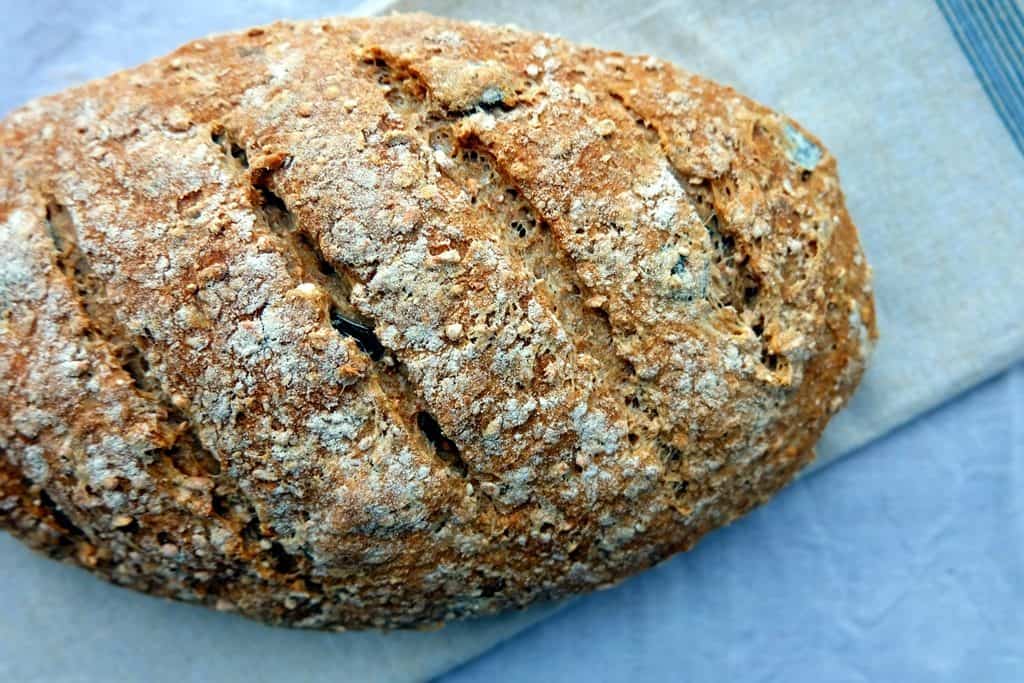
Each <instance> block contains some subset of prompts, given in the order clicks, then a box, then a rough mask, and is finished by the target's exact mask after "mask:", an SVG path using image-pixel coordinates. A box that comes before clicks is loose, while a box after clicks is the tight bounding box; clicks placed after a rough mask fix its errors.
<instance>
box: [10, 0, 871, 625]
mask: <svg viewBox="0 0 1024 683" xmlns="http://www.w3.org/2000/svg"><path fill="white" fill-rule="evenodd" d="M0 142H2V152H0V155H2V156H0V221H2V222H3V225H2V228H0V248H2V251H3V253H4V254H5V262H4V263H3V264H2V265H0V395H2V396H3V398H4V400H3V401H2V402H0V524H3V525H4V526H5V527H7V528H8V529H10V530H11V531H12V532H13V533H15V534H17V535H19V536H21V537H22V538H24V539H26V541H27V542H29V543H30V544H31V545H33V546H34V547H37V548H40V549H42V550H44V551H46V552H50V553H51V554H53V555H55V556H57V557H61V558H67V559H70V560H73V561H76V562H78V563H80V564H82V565H83V566H86V567H89V568H91V569H93V570H94V571H96V572H97V573H99V574H101V575H103V576H105V577H107V578H109V579H111V580H113V581H115V582H117V583H120V584H123V585H126V586H131V587H134V588H138V589H141V590H147V591H150V592H154V593H158V594H161V595H167V596H171V597H175V598H179V599H184V600H196V601H203V602H206V603H207V604H210V605H214V606H217V607H218V608H220V609H230V610H238V611H240V612H242V613H244V614H246V615H249V616H253V617H256V618H260V619H263V620H266V621H270V622H273V623H286V624H292V625H299V626H309V627H321V628H327V627H332V628H362V627H370V626H378V627H401V626H413V625H421V624H426V623H431V622H437V621H443V620H447V619H453V618H459V617H463V616H469V615H474V614H480V613H485V612H490V611H494V610H498V609H502V608H506V607H511V606H521V605H525V604H528V603H530V602H532V601H534V600H538V599H544V598H552V597H557V596H561V595H565V594H567V593H572V592H579V591H584V590H588V589H592V588H594V587H597V586H601V585H607V584H609V583H612V582H614V581H617V580H619V579H621V578H622V577H623V576H625V575H627V574H629V573H631V572H634V571H636V570H638V569H641V568H643V567H646V566H649V565H650V564H652V563H654V562H657V561H659V560H661V559H662V558H664V557H666V556H668V555H669V554H671V553H673V552H677V551H679V550H681V549H686V548H689V547H690V546H692V545H693V543H694V542H695V541H696V540H697V539H698V538H699V537H700V536H701V535H702V534H703V533H705V532H706V531H708V530H710V529H712V528H714V527H716V526H719V525H721V524H725V523H727V522H729V521H730V520H731V519H733V518H735V517H736V516H737V515H740V514H742V513H744V512H746V511H747V510H748V509H750V508H751V507H752V506H753V505H756V504H758V503H760V502H762V501H764V500H766V499H767V498H768V497H769V496H770V495H771V494H772V493H774V492H775V491H776V490H777V489H778V488H780V487H781V486H782V485H784V484H785V483H786V482H787V481H789V480H790V479H791V478H792V476H793V475H794V474H795V473H796V472H797V471H798V470H799V468H800V467H801V466H803V465H804V464H806V462H807V461H808V460H809V459H810V458H811V457H812V448H813V445H814V443H815V441H816V440H817V438H818V436H819V435H820V433H821V430H822V429H823V428H824V426H825V423H826V422H827V420H828V418H829V416H830V415H831V414H833V413H834V412H835V411H836V410H838V409H839V408H840V407H841V406H842V405H843V403H844V402H845V400H846V399H847V398H848V397H849V395H850V394H851V393H852V391H853V389H854V387H855V386H856V384H857V382H858V380H859V378H860V375H861V372H862V370H863V365H864V362H865V359H866V356H867V354H868V351H869V347H870V345H871V343H872V341H873V339H874V337H875V326H874V313H873V303H872V299H871V293H870V285H869V273H868V268H867V266H866V264H865V263H864V259H863V256H862V254H861V251H860V246H859V244H858V241H857V235H856V230H855V228H854V227H853V224H852V223H851V221H850V218H849V216H848V215H847V213H846V210H845V207H844V205H843V199H842V195H841V192H840V189H839V185H838V180H837V176H836V168H835V160H834V159H833V158H832V157H831V155H830V154H828V152H827V151H826V150H825V149H824V147H822V146H821V144H820V143H819V142H818V141H817V140H816V139H815V138H814V137H812V136H811V135H810V134H808V133H807V132H805V131H804V130H803V129H802V128H800V127H799V126H798V125H797V124H795V123H793V122H792V121H790V120H788V119H786V118H785V117H783V116H781V115H779V114H776V113H774V112H772V111H770V110H767V109H765V108H764V107H761V106H760V105H757V104H755V103H753V102H751V101H750V100H748V99H746V98H744V97H742V96H740V95H738V94H736V93H735V92H733V91H732V90H730V89H728V88H724V87H722V86H719V85H717V84H714V83H711V82H709V81H706V80H704V79H701V78H699V77H697V76H694V75H692V74H688V73H686V72H684V71H682V70H681V69H679V68H677V67H675V66H672V65H671V64H667V63H664V62H660V61H658V60H654V59H651V58H643V57H639V58H638V57H628V56H625V55H621V54H616V53H608V52H603V51H600V50H596V49H592V48H583V47H578V46H574V45H571V44H568V43H565V42H563V41H561V40H558V39H556V38H552V37H550V36H542V35H537V34H530V33H524V32H520V31H518V30H514V29H510V28H496V27H490V26H484V25H477V24H465V23H458V22H451V21H445V20H440V19H435V18H431V17H426V16H417V15H414V16H395V17H389V18H386V19H373V20H328V21H318V22H298V23H279V24H274V25H272V26H268V27H265V28H261V29H253V30H250V31H247V32H244V33H235V34H229V35H224V36H218V37H215V38H210V39H207V40H202V41H198V42H195V43H192V44H190V45H187V46H185V47H183V48H181V49H180V50H178V51H177V52H175V53H173V54H171V55H169V56H167V57H165V58H162V59H158V60H155V61H153V62H150V63H148V64H146V65H143V66H141V67H138V68H137V69H133V70H131V71H127V72H122V73H119V74H115V75H114V76H111V77H109V78H107V79H104V80H102V81H97V82H94V83H90V84H87V85H85V86H82V87H80V88H76V89H74V90H71V91H67V92H65V93H61V94H59V95H55V96H52V97H48V98H44V99H42V100H37V101H35V102H33V103H31V104H29V105H27V106H26V107H25V108H23V109H21V110H19V111H17V112H15V113H14V114H12V115H11V116H10V117H9V118H8V119H7V120H6V121H4V122H3V124H2V126H0Z"/></svg>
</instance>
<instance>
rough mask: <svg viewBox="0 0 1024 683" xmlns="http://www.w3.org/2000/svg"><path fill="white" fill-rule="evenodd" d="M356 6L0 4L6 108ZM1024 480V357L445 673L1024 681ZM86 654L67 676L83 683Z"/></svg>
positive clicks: (464, 677)
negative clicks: (209, 37)
mask: <svg viewBox="0 0 1024 683" xmlns="http://www.w3.org/2000/svg"><path fill="white" fill-rule="evenodd" d="M355 4H356V3H354V2H351V0H349V1H344V0H341V1H338V2H329V1H325V0H317V1H313V2H304V3H298V2H294V1H291V0H252V1H250V2H247V3H238V2H227V3H218V2H214V1H212V0H208V1H205V0H204V1H199V0H180V1H179V2H175V3H173V4H172V3H154V4H153V5H152V6H149V7H147V6H146V4H144V3H135V2H107V3H103V4H102V6H101V7H99V6H97V5H96V3H94V2H83V1H80V0H74V1H72V2H61V1H54V0H44V1H42V2H32V3H22V2H16V1H15V0H3V1H2V2H0V9H3V10H4V12H3V22H2V23H0V44H3V45H4V46H5V47H7V48H8V49H7V51H6V56H5V66H4V68H3V69H0V112H6V111H7V110H9V109H11V108H12V107H14V106H16V105H17V104H20V103H22V102H24V101H25V100H27V99H29V98H30V97H33V96H35V95H39V94H43V93H45V92H50V91H52V90H54V89H57V88H59V87H62V86H63V85H66V84H71V83H75V82H79V81H81V80H83V79H85V78H88V77H92V76H97V75H102V74H105V73H107V72H109V71H112V70H114V69H116V68H119V67H121V66H123V65H125V64H131V63H136V62H139V61H143V60H145V59H147V58H149V57H151V56H152V55H154V54H159V53H162V52H165V51H168V50H170V49H172V48H174V47H176V46H177V45H178V44H180V43H181V42H184V41H186V40H188V39H190V38H193V37H195V36H197V35H202V34H205V33H208V32H210V31H216V30H226V29H230V28H237V27H239V26H242V25H247V24H258V23H262V22H265V21H269V20H272V19H274V18H276V17H279V16H293V17H301V16H305V17H312V16H322V15H329V14H338V13H342V12H344V11H346V10H347V9H350V8H351V7H352V6H354V5H355ZM108 17H116V21H114V20H112V19H110V20H108ZM125 26H130V27H131V29H129V30H125V29H124V28H123V27H125ZM62 56H66V58H62ZM1022 256H1024V254H1022ZM938 370H940V369H937V371H938ZM1022 485H1024V366H1017V367H1016V368H1015V369H1014V370H1013V371H1011V372H1010V373H1007V374H1005V375H1003V376H1001V377H1000V378H998V379H997V380H994V381H992V382H989V383H988V384H986V385H984V386H982V387H980V388H979V389H976V390H974V391H972V392H971V393H970V394H968V395H966V396H964V397H962V398H960V399H957V400H956V401H954V402H952V403H950V404H948V405H947V406H945V407H943V408H941V409H940V410H938V411H936V412H934V413H931V414H929V415H927V416H924V417H923V418H920V419H918V420H917V421H916V422H914V423H912V424H911V425H909V426H907V427H904V428H903V429H901V430H899V431H898V432H896V433H895V434H893V435H891V436H889V437H887V438H885V439H883V440H882V441H880V442H876V443H875V444H873V445H871V446H869V447H867V448H866V449H864V450H863V451H862V452H860V453H857V454H854V455H852V456H850V457H849V458H848V459H846V460H845V461H843V462H842V463H840V464H838V465H835V466H833V467H830V468H829V469H827V470H826V471H823V472H820V473H817V474H814V475H812V476H811V477H809V478H807V479H806V480H803V481H800V482H798V483H796V484H795V485H793V486H792V487H790V488H789V489H788V490H787V491H785V492H784V493H783V494H782V495H780V496H779V497H778V498H777V499H776V500H774V501H773V502H772V503H771V504H770V505H769V506H768V507H766V508H762V509H760V510H758V511H756V512H754V513H753V514H751V515H750V516H748V517H747V518H745V519H743V520H741V521H740V522H738V523H737V524H735V525H733V526H732V527H730V528H728V529H725V530H723V531H720V532H718V533H715V534H713V535H711V536H709V537H708V538H707V539H706V540H705V541H704V542H702V543H701V544H700V545H699V546H698V548H697V549H696V550H695V551H693V552H691V553H689V554H686V555H683V556H679V557H676V558H675V559H673V560H670V561H669V562H667V563H666V564H664V565H662V566H660V567H658V568H656V569H654V570H652V571H650V572H647V573H645V574H643V575H641V576H638V577H636V578H634V579H632V580H630V581H627V582H626V583H624V584H623V585H621V586H619V587H618V588H616V589H613V590H611V591H608V592H604V593H600V594H596V595H591V596H587V597H584V598H581V599H579V600H578V601H576V602H575V603H574V604H572V605H571V606H569V607H568V608H567V609H566V610H565V611H563V612H562V613H560V614H558V615H556V616H555V617H553V618H551V619H549V620H548V621H546V622H544V623H542V624H540V625H539V626H536V627H534V628H532V629H530V630H528V631H526V632H525V633H523V634H521V635H519V636H517V637H516V638H514V639H513V640H511V641H509V642H507V643H505V644H503V645H501V646H499V647H498V648H496V649H494V650H492V651H491V652H490V653H488V654H486V655H485V656H484V657H482V658H481V659H478V660H476V661H474V662H472V663H470V664H468V665H465V666H463V667H462V668H461V669H459V670H457V671H454V672H452V673H450V674H449V675H447V676H445V677H442V679H441V680H442V681H444V683H456V682H458V683H468V682H471V681H474V682H475V681H512V682H515V681H530V682H531V683H532V682H533V681H577V680H590V681H646V680H653V681H703V680H716V681H731V680H743V681H876V680H877V681H918V680H920V681H935V680H939V681H944V680H945V681H963V680H971V681H975V680H977V681H986V682H987V681H1018V680H1024V617H1022V610H1024V505H1022V502H1021V501H1022V496H1021V493H1020V492H1021V491H1022ZM0 581H2V579H0ZM2 594H3V593H2V591H0V595H2ZM15 602H16V601H15V600H14V599H13V598H10V599H9V602H2V601H0V614H3V613H4V612H6V616H0V621H2V620H4V619H12V618H15V617H13V616H12V612H11V611H7V610H5V609H4V608H5V607H13V606H14V603H15ZM183 609H184V608H183ZM107 616H108V617H109V615H107ZM7 626H8V628H7V629H6V631H7V632H8V633H10V632H13V631H16V630H17V626H16V625H12V624H10V623H8V624H7ZM289 635H292V634H289ZM307 635H308V636H309V637H310V638H313V637H316V636H317V635H319V634H307ZM26 636H27V637H26V638H24V639H20V638H19V639H18V640H17V641H14V640H8V641H7V642H5V643H4V642H0V679H2V678H4V675H3V672H5V671H6V672H8V674H9V675H13V674H14V672H18V677H19V678H20V679H23V680H24V679H25V674H26V673H27V672H30V671H31V670H32V666H31V661H33V660H36V661H38V659H39V658H40V657H49V658H51V661H52V659H59V658H60V654H61V653H60V652H57V651H54V652H49V653H47V652H43V653H41V652H37V651H34V650H33V649H32V648H31V647H30V645H29V644H30V643H31V642H32V640H33V639H32V637H31V635H30V634H26ZM346 637H347V636H344V635H342V636H339V638H346ZM287 640H288V638H285V637H284V636H282V637H281V641H282V643H284V642H287ZM113 651H117V650H116V647H114V648H113ZM121 654H124V655H127V654H129V653H121ZM96 656H97V657H103V656H104V653H102V652H97V653H96ZM181 656H183V657H187V656H188V653H187V652H182V653H181ZM81 664H83V665H84V664H85V663H81ZM197 664H198V663H197ZM75 666H76V664H75V663H74V662H68V663H67V667H66V669H64V670H65V672H66V676H65V677H64V678H62V679H61V680H87V678H86V677H84V676H79V677H76V676H75ZM87 668H88V667H84V666H83V670H84V669H87ZM193 670H194V671H195V672H196V673H195V675H194V676H193V680H203V677H202V674H201V673H199V672H201V671H202V670H203V667H202V666H201V665H197V666H196V667H195V668H194V669H193ZM224 673H225V672H224V671H223V670H221V675H220V679H221V680H223V679H224ZM349 673H350V672H346V671H345V670H338V671H336V680H342V681H344V680H349V679H350V678H351V676H350V675H348V674H349ZM239 677H241V674H239ZM298 678H299V679H301V675H300V676H299V677H298Z"/></svg>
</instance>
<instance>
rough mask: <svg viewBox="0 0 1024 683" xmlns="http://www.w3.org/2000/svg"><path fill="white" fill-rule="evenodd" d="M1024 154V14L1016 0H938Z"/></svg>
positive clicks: (988, 93) (993, 104)
mask: <svg viewBox="0 0 1024 683" xmlns="http://www.w3.org/2000/svg"><path fill="white" fill-rule="evenodd" d="M935 1H936V4H937V5H938V6H939V9H940V10H942V14H943V16H945V17H946V23H948V24H949V28H950V29H951V30H952V31H953V35H954V36H955V37H956V40H957V42H958V43H959V44H960V49H961V50H963V53H964V55H965V56H966V57H967V60H968V61H969V62H970V63H971V67H972V68H973V69H974V73H975V74H976V75H977V76H978V80H979V81H981V86H982V87H983V88H984V89H985V93H986V94H987V95H988V98H989V100H990V101H991V102H992V106H993V107H995V110H996V113H998V114H999V118H1000V119H1002V121H1003V125H1004V126H1006V130H1007V131H1009V133H1010V137H1012V138H1013V141H1014V142H1015V143H1016V144H1017V149H1018V150H1019V151H1020V152H1021V154H1024V15H1022V13H1021V9H1020V7H1019V6H1018V5H1017V0H935Z"/></svg>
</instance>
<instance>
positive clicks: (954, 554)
mask: <svg viewBox="0 0 1024 683" xmlns="http://www.w3.org/2000/svg"><path fill="white" fill-rule="evenodd" d="M440 680H441V681H443V683H471V682H477V681H508V682H509V683H514V682H516V681H524V682H531V683H533V682H535V681H553V682H554V681H709V680H714V681H739V680H742V681H747V682H751V681H780V682H781V681H786V682H793V681H816V682H817V681H830V682H841V681H851V682H854V681H858V682H860V681H901V682H910V681H985V682H987V683H993V682H999V681H1022V680H1024V364H1022V365H1018V366H1016V367H1015V368H1013V369H1012V370H1011V371H1009V372H1007V373H1005V374H1003V375H1001V376H999V377H998V378H996V379H994V380H992V381H989V382H988V383H986V384H984V385H982V386H980V387H978V388H976V389H974V390H973V391H971V392H969V393H967V394H966V395H963V396H961V397H959V398H957V399H954V400H953V401H951V402H950V403H948V404H946V405H945V406H943V407H942V408H940V409H938V410H936V411H934V412H932V413H930V414H928V415H925V416H922V417H921V418H919V419H917V420H916V421H914V422H912V423H911V424H909V425H907V426H905V427H903V428H902V429H899V430H898V431H896V432H895V433H893V434H891V435H889V436H888V437H886V438H883V439H881V440H880V441H877V442H875V443H873V444H871V445H869V446H868V447H866V448H864V449H862V450H861V451H860V452H858V453H854V454H851V455H850V456H848V457H847V458H846V459H844V460H842V461H840V462H839V463H838V464H835V465H833V466H831V467H829V468H827V469H826V470H824V471H822V472H819V473H817V474H813V475H811V476H810V477H808V478H807V479H804V480H801V481H798V482H797V483H796V484H794V485H792V486H790V487H789V488H788V489H787V490H785V491H784V492H783V493H782V494H780V495H779V496H778V497H777V498H776V499H775V500H773V501H772V502H770V503H769V504H768V505H766V506H764V507H762V508H760V509H759V510H756V511H755V512H754V513H752V514H751V515H749V516H748V517H746V518H744V519H742V520H740V521H739V522H737V523H735V524H733V525H732V526H731V527H729V528H727V529H724V530H722V531H719V532H716V533H714V534H712V535H711V536H709V537H708V538H706V539H705V540H704V541H703V542H702V543H700V544H699V545H698V546H697V548H696V549H694V550H693V551H692V552H690V553H687V554H683V555H679V556H676V557H675V558H673V559H671V560H669V561H668V562H666V563H664V564H662V565H661V566H659V567H657V568H655V569H653V570H651V571H649V572H646V573H644V574H641V575H639V576H637V577H635V578H633V579H631V580H629V581H626V582H625V583H623V584H622V585H620V586H618V587H616V588H614V589H613V590H609V591H606V592H603V593H597V594H594V595H590V596H586V597H584V598H581V599H580V600H579V601H578V602H576V603H575V604H573V605H572V606H570V607H569V608H568V609H566V610H565V611H564V612H562V613H560V614H558V615H556V616H555V617H553V618H551V619H549V620H548V621H546V622H543V623H541V624H540V625H538V626H535V627H533V628H532V629H529V630H527V631H526V632H524V633H522V634H520V635H519V636H517V637H515V638H513V639H512V640H511V641H508V642H506V643H504V644H502V645H500V646H498V647H497V648H495V649H493V650H492V651H490V652H489V653H487V654H485V655H484V656H483V657H481V658H479V659H477V660H475V661H473V662H470V663H468V664H467V665H465V666H463V667H461V668H460V669H457V670H455V671H454V672H451V673H450V674H448V675H446V676H444V677H442V678H441V679H440Z"/></svg>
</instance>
